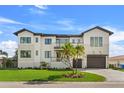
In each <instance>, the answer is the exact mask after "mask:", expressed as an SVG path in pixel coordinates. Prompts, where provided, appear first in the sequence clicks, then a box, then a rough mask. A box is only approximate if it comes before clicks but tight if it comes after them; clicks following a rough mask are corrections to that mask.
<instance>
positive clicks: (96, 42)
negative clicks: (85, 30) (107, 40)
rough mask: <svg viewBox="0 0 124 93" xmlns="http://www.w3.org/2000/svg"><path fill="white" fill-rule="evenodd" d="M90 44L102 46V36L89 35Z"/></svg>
mask: <svg viewBox="0 0 124 93" xmlns="http://www.w3.org/2000/svg"><path fill="white" fill-rule="evenodd" d="M90 46H91V47H102V46H103V37H90Z"/></svg>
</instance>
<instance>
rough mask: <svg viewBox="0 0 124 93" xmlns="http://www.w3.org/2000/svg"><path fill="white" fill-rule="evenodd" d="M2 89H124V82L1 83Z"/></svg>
mask: <svg viewBox="0 0 124 93" xmlns="http://www.w3.org/2000/svg"><path fill="white" fill-rule="evenodd" d="M0 88H124V82H34V83H33V82H32V83H29V82H0Z"/></svg>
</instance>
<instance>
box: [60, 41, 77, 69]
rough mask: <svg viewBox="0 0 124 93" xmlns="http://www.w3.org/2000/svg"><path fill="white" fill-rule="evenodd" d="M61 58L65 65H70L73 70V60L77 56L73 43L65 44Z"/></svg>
mask: <svg viewBox="0 0 124 93" xmlns="http://www.w3.org/2000/svg"><path fill="white" fill-rule="evenodd" d="M60 54H61V58H62V60H63V62H65V64H67V65H69V67H70V68H71V69H72V68H73V67H72V64H71V59H72V58H73V57H74V56H75V49H74V46H73V45H72V44H71V43H65V45H64V46H62V50H61V51H60Z"/></svg>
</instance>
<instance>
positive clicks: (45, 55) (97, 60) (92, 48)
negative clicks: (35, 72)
mask: <svg viewBox="0 0 124 93" xmlns="http://www.w3.org/2000/svg"><path fill="white" fill-rule="evenodd" d="M14 34H15V35H17V36H18V67H19V68H26V67H39V66H40V62H42V61H45V62H48V63H49V64H50V67H51V68H67V67H68V66H67V65H65V64H64V63H63V62H61V60H59V59H58V58H59V53H58V51H59V50H60V49H61V48H60V47H61V46H62V45H63V44H64V43H66V42H71V43H72V44H73V45H77V44H80V45H83V46H84V47H85V55H84V56H83V57H81V58H80V59H79V62H78V68H107V67H108V56H109V36H110V35H112V34H113V33H112V32H111V31H109V30H107V29H104V28H101V27H99V26H96V27H94V28H91V29H89V30H87V31H84V32H82V33H81V34H78V35H63V34H44V33H35V32H32V31H30V30H27V29H21V30H19V31H17V32H15V33H14ZM72 66H73V67H75V62H73V60H72Z"/></svg>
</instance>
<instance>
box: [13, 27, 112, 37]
mask: <svg viewBox="0 0 124 93" xmlns="http://www.w3.org/2000/svg"><path fill="white" fill-rule="evenodd" d="M96 28H97V29H100V30H102V31H105V32H107V33H109V35H112V34H113V32H111V31H109V30H107V29H104V28H102V27H99V26H96V27H93V28H91V29H89V30H86V31H84V32H83V33H81V34H77V35H71V34H70V35H68V34H44V33H34V32H32V31H30V30H28V29H25V28H23V29H21V30H19V31H17V32H15V33H14V34H15V35H18V34H19V33H21V32H23V31H28V32H30V33H32V34H34V35H42V36H56V37H81V36H82V35H83V34H85V33H87V32H89V31H91V30H93V29H96Z"/></svg>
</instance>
